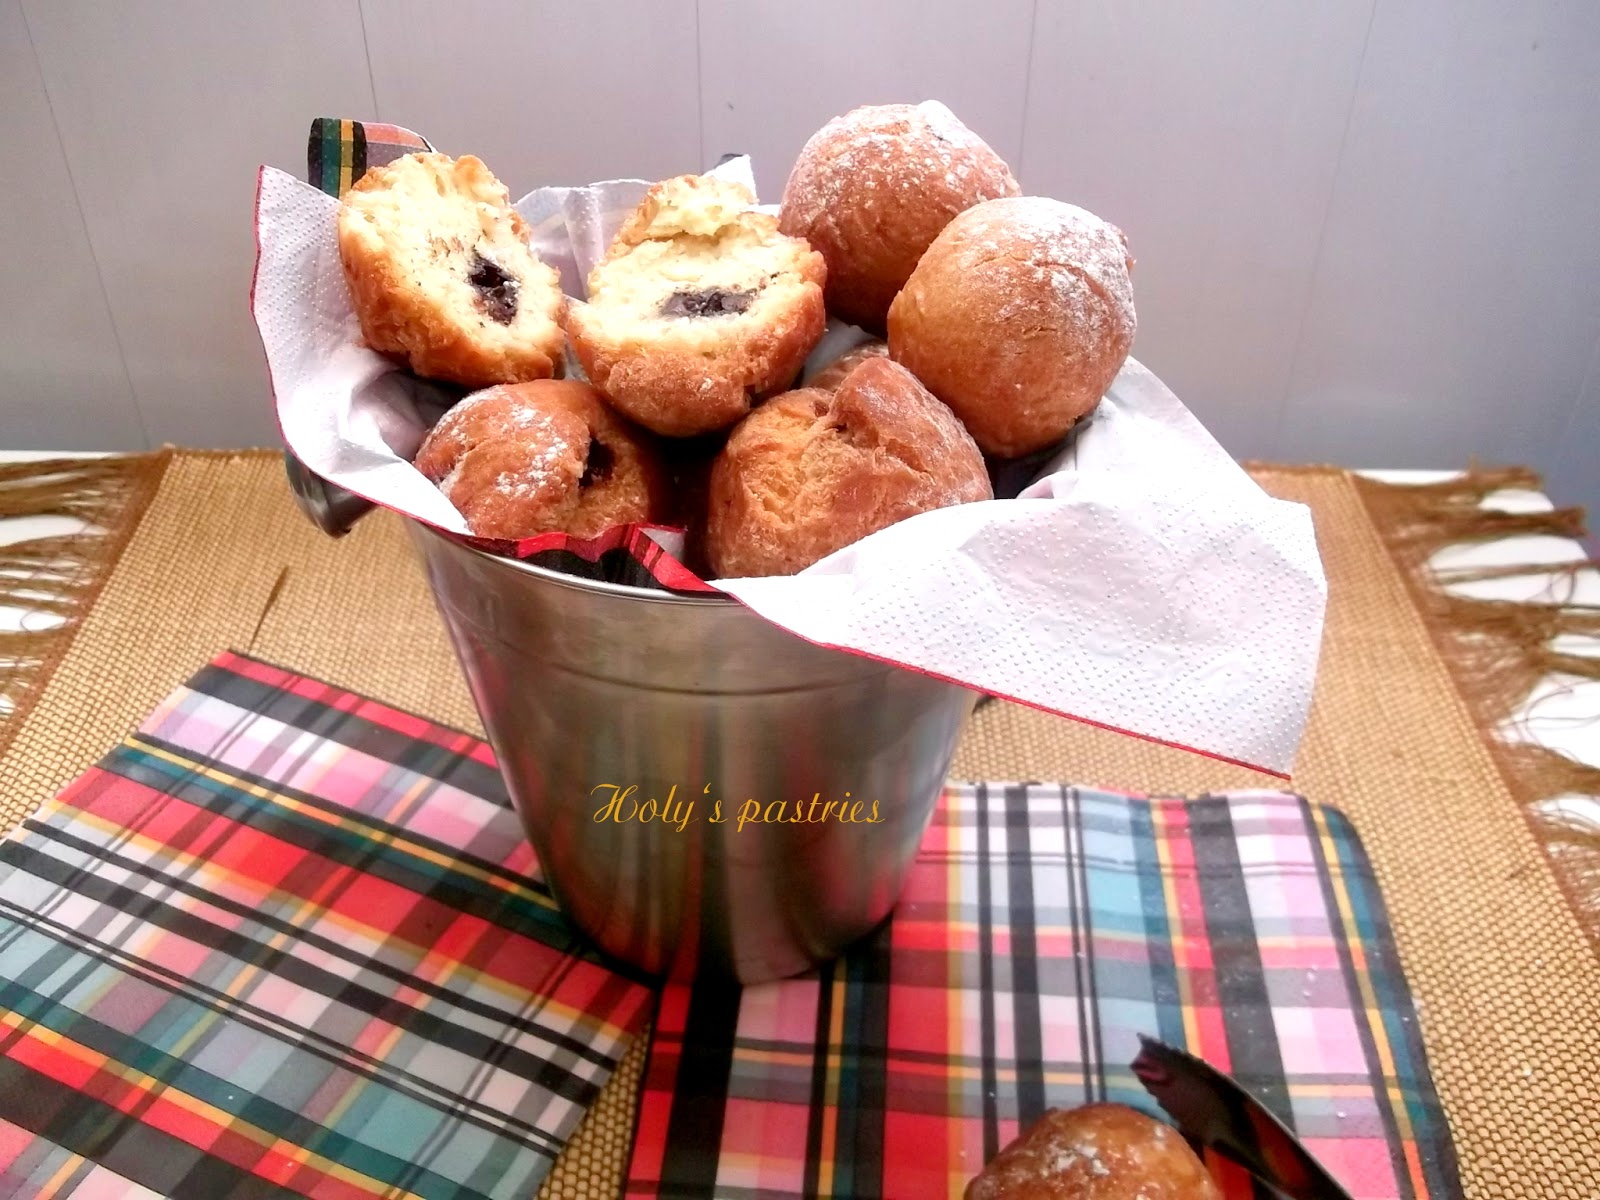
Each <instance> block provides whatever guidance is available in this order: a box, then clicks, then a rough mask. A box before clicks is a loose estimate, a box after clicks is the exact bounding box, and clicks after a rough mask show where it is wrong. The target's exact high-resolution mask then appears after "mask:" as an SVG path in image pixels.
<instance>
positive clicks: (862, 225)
mask: <svg viewBox="0 0 1600 1200" xmlns="http://www.w3.org/2000/svg"><path fill="white" fill-rule="evenodd" d="M1017 192H1018V188H1017V181H1016V180H1015V179H1014V178H1012V175H1011V170H1010V168H1009V167H1007V166H1006V164H1005V162H1004V160H1002V159H1001V158H1000V156H999V155H998V154H996V153H995V152H994V151H993V150H991V149H990V148H989V146H988V145H987V144H985V143H984V141H983V139H982V138H980V137H978V136H977V134H975V133H973V132H972V131H971V130H970V129H968V128H967V127H966V126H965V125H963V124H962V123H961V122H960V121H959V120H957V119H956V117H955V116H954V114H952V113H951V112H950V110H949V109H947V108H945V106H944V105H942V104H939V103H937V102H935V101H928V102H925V103H923V104H916V105H912V104H882V105H869V106H867V107H865V108H857V109H854V110H852V111H851V112H848V113H846V114H845V115H844V116H842V117H835V118H834V119H833V120H832V121H829V122H828V123H827V124H826V125H824V126H823V127H822V128H821V129H820V130H818V131H817V132H816V133H815V134H814V135H812V137H811V140H810V141H808V142H807V143H806V144H805V148H804V149H802V150H801V151H800V157H799V158H798V159H796V161H795V164H794V169H793V170H792V171H791V172H790V173H789V180H788V183H787V184H786V185H785V186H784V189H783V205H782V210H781V212H780V215H779V228H781V229H782V230H783V232H785V233H787V234H790V235H792V236H794V237H803V238H805V239H806V240H807V241H808V242H810V243H811V245H812V246H814V247H815V248H816V249H817V250H819V251H821V252H822V256H823V258H825V259H826V260H827V263H828V288H827V292H828V295H827V300H828V309H829V311H830V312H832V313H834V314H836V315H838V316H840V317H843V318H844V319H845V320H846V321H849V322H850V323H851V324H854V325H859V326H861V327H862V328H864V329H869V330H872V331H874V332H881V331H882V330H883V327H884V318H885V315H886V314H887V313H888V311H889V303H890V301H892V300H893V299H894V297H895V293H897V292H898V291H899V290H900V288H901V287H902V286H903V285H904V284H905V281H906V280H907V278H909V277H910V275H911V272H912V269H913V268H915V267H916V265H917V260H918V259H919V258H921V257H922V253H923V251H925V250H926V249H927V248H928V246H929V244H930V243H932V241H933V239H934V238H935V237H937V236H938V235H939V231H940V230H941V229H943V228H944V227H945V225H947V224H948V223H949V221H950V219H951V218H952V217H954V216H955V215H956V214H957V213H959V212H961V211H963V210H964V209H968V208H971V207H972V206H973V205H974V204H978V203H980V202H981V201H984V200H993V199H996V198H997V197H1000V196H1015V195H1016V194H1017Z"/></svg>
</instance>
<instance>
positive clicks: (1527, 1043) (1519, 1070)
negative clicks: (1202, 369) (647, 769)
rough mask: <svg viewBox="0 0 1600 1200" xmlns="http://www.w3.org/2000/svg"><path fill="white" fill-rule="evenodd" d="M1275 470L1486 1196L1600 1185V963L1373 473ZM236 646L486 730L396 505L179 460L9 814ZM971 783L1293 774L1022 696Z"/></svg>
mask: <svg viewBox="0 0 1600 1200" xmlns="http://www.w3.org/2000/svg"><path fill="white" fill-rule="evenodd" d="M1257 477H1258V478H1259V479H1260V480H1261V482H1262V484H1263V485H1264V486H1265V487H1266V488H1267V489H1268V490H1269V491H1271V492H1273V493H1274V494H1276V495H1280V496H1284V497H1286V498H1290V499H1295V500H1300V501H1303V502H1305V503H1307V504H1309V505H1310V506H1311V508H1312V511H1313V513H1314V515H1315V518H1316V523H1317V531H1318V539H1319V543H1320V546H1321V550H1322V555H1323V561H1324V563H1325V565H1326V567H1327V572H1328V577H1329V583H1330V601H1329V612H1328V625H1327V633H1326V637H1325V641H1324V647H1323V658H1322V666H1321V672H1320V675H1319V680H1318V686H1317V695H1316V702H1315V706H1314V709H1313V713H1312V720H1311V726H1310V729H1309V731H1308V732H1307V735H1306V739H1305V742H1304V745H1303V748H1302V751H1301V755H1300V761H1299V763H1298V766H1297V770H1296V774H1295V782H1294V786H1295V787H1296V788H1297V789H1298V790H1301V791H1304V792H1305V793H1306V794H1308V795H1309V796H1310V797H1311V798H1312V799H1314V800H1319V801H1323V802H1327V803H1332V804H1337V805H1339V806H1341V807H1342V808H1344V810H1345V811H1346V812H1347V813H1349V815H1350V816H1351V817H1352V818H1353V820H1354V821H1355V824H1356V826H1357V828H1358V829H1359V830H1360V831H1361V834H1362V836H1363V839H1364V841H1365V843H1366V846H1367V849H1368V851H1369V853H1370V855H1371V857H1372V860H1373V863H1374V865H1375V867H1376V870H1377V872H1378V876H1379V879H1380V881H1381V883H1382V886H1383V890H1384V893H1385V895H1386V896H1387V898H1388V903H1389V909H1390V913H1391V915H1392V917H1393V920H1394V924H1395V936H1396V939H1397V942H1398V944H1399V947H1400V950H1401V955H1402V958H1403V960H1404V964H1405V967H1406V972H1407V975H1408V977H1409V979H1410V981H1411V984H1412V988H1413V990H1414V993H1415V995H1416V999H1417V1003H1418V1007H1419V1009H1420V1011H1421V1016H1422V1023H1423V1027H1424V1031H1425V1037H1426V1042H1427V1047H1428V1052H1429V1055H1430V1060H1431V1064H1432V1068H1433V1072H1434V1076H1435V1079H1436V1081H1437V1085H1438V1089H1439V1094H1440V1096H1441V1098H1442V1099H1443V1102H1444V1105H1445V1109H1446V1111H1447V1113H1448V1114H1449V1117H1450V1122H1451V1127H1452V1130H1453V1132H1454V1134H1455V1137H1456V1140H1457V1145H1458V1149H1459V1152H1460V1156H1461V1167H1462V1174H1463V1178H1464V1183H1465V1187H1466V1191H1467V1194H1468V1195H1470V1196H1473V1197H1485V1198H1488V1197H1497V1198H1498V1197H1560V1198H1562V1200H1594V1198H1595V1197H1600V1082H1597V1081H1600V964H1597V962H1596V959H1595V957H1594V955H1593V954H1592V953H1591V951H1590V947H1589V946H1588V944H1587V943H1586V941H1585V938H1584V936H1583V934H1582V932H1581V930H1580V928H1579V926H1578V923H1577V921H1576V920H1575V918H1574V917H1573V915H1572V913H1571V911H1570V909H1569V908H1568V907H1567V906H1566V904H1565V902H1564V900H1563V897H1562V894H1561V892H1560V889H1559V888H1558V887H1557V885H1556V882H1555V880H1554V877H1553V876H1552V874H1551V871H1550V868H1549V864H1548V862H1547V861H1546V859H1545V858H1544V856H1543V855H1542V853H1541V851H1540V849H1539V847H1538V845H1537V843H1536V842H1535V840H1534V838H1533V836H1532V834H1531V832H1530V831H1529V829H1528V827H1527V825H1526V823H1525V821H1524V820H1523V818H1522V816H1521V815H1520V813H1519V811H1518V809H1517V807H1516V805H1515V804H1514V803H1513V801H1512V799H1511V797H1510V795H1509V794H1508V792H1507V790H1506V788H1505V785H1504V784H1503V782H1502V781H1501V779H1500V777H1499V775H1498V774H1497V772H1496V769H1495V765H1494V762H1493V761H1492V759H1491V758H1490V756H1489V753H1488V752H1487V750H1486V749H1485V747H1484V745H1483V743H1482V740H1481V738H1480V737H1479V735H1478V734H1477V732H1476V730H1475V727H1474V724H1473V721H1472V719H1471V716H1470V714H1469V713H1468V711H1467V709H1466V707H1465V706H1464V705H1463V703H1462V701H1461V699H1460V697H1459V695H1458V694H1457V691H1456V687H1455V684H1454V683H1453V682H1452V679H1451V676H1450V674H1449V672H1448V670H1447V669H1446V667H1445V665H1444V663H1443V662H1442V661H1441V660H1440V658H1439V656H1438V653H1437V651H1436V650H1435V648H1434V645H1433V643H1432V641H1431V640H1430V637H1429V634H1428V630H1427V628H1426V626H1425V624H1424V622H1423V620H1422V617H1421V616H1420V615H1419V613H1418V612H1417V611H1416V609H1415V608H1414V606H1413V605H1412V603H1411V601H1410V599H1409V597H1408V594H1407V590H1406V587H1405V586H1404V583H1403V581H1402V577H1401V576H1400V574H1399V571H1398V569H1397V568H1396V566H1395V565H1394V563H1393V562H1392V561H1391V559H1390V557H1389V556H1388V554H1387V552H1386V551H1385V549H1384V547H1383V545H1382V543H1381V541H1380V539H1379V537H1378V536H1377V533H1376V531H1375V530H1374V528H1373V525H1372V521H1371V519H1370V518H1369V516H1368V513H1367V511H1366V509H1365V508H1364V507H1363V504H1362V500H1361V497H1360V495H1359V494H1358V493H1357V491H1356V489H1355V488H1354V487H1353V486H1352V484H1351V482H1350V479H1349V477H1348V476H1346V475H1345V474H1344V473H1343V472H1340V471H1336V470H1331V469H1330V470H1325V471H1318V470H1311V471H1307V470H1295V471H1274V470H1270V469H1263V470H1260V471H1258V472H1257ZM226 648H235V649H240V650H247V651H249V652H251V653H253V654H256V655H259V656H261V657H263V658H267V659H270V660H273V661H276V662H280V663H282V664H284V665H285V666H288V667H291V668H293V669H295V670H299V671H303V672H307V673H309V674H313V675H317V676H321V677H323V678H325V679H328V680H330V681H331V682H333V683H336V684H339V685H340V686H343V687H347V688H351V689H354V690H357V691H361V692H366V693H370V694H372V695H374V696H377V697H379V698H382V699H384V700H386V701H389V702H390V703H393V704H397V705H400V706H403V707H406V708H410V709H414V710H417V711H419V712H422V713H425V714H426V715H428V716H430V717H433V718H434V719H436V720H440V721H445V722H449V723H451V724H455V725H459V726H462V727H465V728H469V729H476V728H478V722H477V718H476V716H475V715H474V713H473V711H472V707H471V703H470V700H469V698H468V696H467V692H466V689H465V687H464V685H463V683H462V681H461V677H460V675H459V673H458V671H457V668H456V665H455V662H454V660H453V659H452V657H451V652H450V649H449V646H448V644H447V642H446V639H445V637H444V634H443V631H442V629H441V627H440V624H439V621H438V618H437V616H436V615H435V613H434V611H433V608H432V604H431V602H430V600H429V597H428V594H427V591H426V587H425V584H424V582H423V579H422V575H421V572H420V570H419V568H418V566H417V565H416V562H415V560H414V558H413V556H412V553H411V550H410V547H409V545H408V544H407V539H406V537H405V533H404V530H403V529H402V528H401V524H400V522H399V521H398V520H397V519H395V518H393V517H391V516H389V515H388V514H382V513H380V514H375V515H373V516H371V517H368V518H367V519H365V520H363V521H362V522H361V523H360V525H358V527H357V528H356V530H355V532H354V533H352V534H351V535H350V536H349V537H348V538H346V539H343V540H341V541H333V540H330V539H328V538H326V537H324V536H322V535H321V534H319V533H317V532H316V531H315V530H314V529H312V527H311V526H310V525H309V524H308V523H307V522H306V521H305V520H304V518H303V517H302V516H301V515H300V514H299V513H298V512H297V511H296V510H295V508H294V506H293V504H292V502H291V500H290V498H289V494H288V489H287V487H286V486H285V484H284V481H283V473H282V466H281V463H280V461H279V459H278V458H277V456H275V455H268V454H264V453H263V454H255V453H251V454H240V455H232V456H226V455H201V454H190V453H179V454H176V455H175V456H174V457H173V458H172V460H171V462H170V463H169V465H168V466H167V469H166V473H165V476H164V478H163V479H162V481H161V484H160V487H159V490H158V491H157V493H156V495H155V498H154V500H153V501H152V502H151V504H150V506H149V508H148V509H147V510H146V512H145V514H144V516H143V518H142V520H141V521H140V522H139V525H138V527H137V529H136V530H135V531H134V533H133V535H132V537H131V538H130V539H129V541H128V544H127V546H126V549H125V550H124V551H123V552H122V555H121V557H120V559H119V561H118V562H117V563H116V565H115V567H114V568H113V569H112V572H111V574H110V576H109V578H108V579H107V580H106V582H105V584H104V587H103V590H102V591H101V593H100V595H99V597H98V599H97V601H96V602H95V605H94V607H93V608H92V610H90V611H89V613H88V614H87V616H86V617H85V618H84V619H83V621H82V624H81V626H80V627H79V628H78V630H77V632H76V634H75V636H74V637H73V639H72V642H71V644H70V646H69V647H68V648H67V650H66V653H65V654H64V655H63V656H62V658H61V660H60V662H59V665H58V666H57V667H56V668H55V671H54V673H53V675H52V676H51V677H50V678H49V680H48V682H47V684H46V685H45V686H44V689H43V691H42V693H41V695H40V698H39V701H38V703H37V705H36V706H35V707H34V709H33V711H32V712H31V713H30V714H28V715H27V718H26V720H25V721H23V722H22V726H21V728H20V729H19V730H18V731H17V733H16V736H15V738H14V740H13V741H12V743H11V745H10V747H9V749H8V750H6V751H5V752H4V753H3V755H0V798H3V802H4V803H5V805H6V807H5V808H4V809H3V810H0V828H3V827H8V826H9V825H10V824H11V823H13V822H14V821H16V820H17V819H20V817H21V816H22V815H23V813H25V812H26V811H29V810H31V809H32V808H33V807H34V806H35V805H36V804H38V803H39V802H41V801H43V800H45V799H47V798H48V797H49V796H51V795H52V794H53V793H54V792H55V791H56V790H58V789H59V788H60V787H61V786H62V784H64V783H65V782H66V781H68V780H69V779H71V778H72V777H73V776H74V775H75V774H77V773H78V772H80V771H82V770H83V769H84V768H86V767H87V766H88V765H89V764H90V763H92V762H93V761H94V760H95V759H96V758H97V757H98V756H99V755H100V754H101V753H102V752H103V751H104V750H105V749H106V748H107V747H109V746H110V745H111V744H112V743H114V742H115V741H116V740H117V739H118V738H120V737H121V736H122V735H123V734H124V733H126V732H127V731H128V730H129V729H130V728H131V727H133V726H134V725H135V724H136V723H137V722H138V721H139V720H140V719H141V718H142V717H143V716H144V715H145V714H146V713H147V712H148V711H149V710H150V709H151V708H152V707H153V706H154V705H155V704H156V703H157V702H158V701H159V700H160V699H161V698H162V697H163V696H164V695H165V694H166V693H167V692H168V691H170V690H171V689H172V688H173V687H174V686H176V685H177V684H178V683H180V682H181V681H182V680H183V679H184V678H185V677H186V676H187V675H189V674H190V673H191V672H192V671H194V670H195V669H196V668H198V667H199V666H201V665H202V664H204V663H205V662H206V661H207V660H208V659H209V658H210V657H211V656H212V655H214V654H216V653H217V652H218V651H219V650H223V649H226ZM955 773H956V774H958V775H960V776H962V777H968V778H977V779H1004V778H1021V779H1065V780H1071V781H1073V782H1076V783H1082V784H1090V785H1100V786H1106V787H1112V788H1121V789H1127V790H1138V791H1154V792H1180V791H1181V792H1197V791H1208V790H1219V789H1224V788H1236V787H1250V786H1274V785H1276V784H1277V781H1274V780H1270V779H1268V778H1267V777H1265V776H1261V775H1256V774H1254V773H1252V772H1250V771H1248V770H1245V769H1242V768H1239V767H1233V766H1229V765H1227V764H1223V763H1217V762H1214V761H1212V760H1209V759H1205V758H1202V757H1199V756H1197V755H1193V754H1188V753H1185V752H1182V751H1178V750H1173V749H1168V748H1165V747H1161V746H1155V745H1151V744H1148V743H1144V742H1139V741H1135V740H1133V739H1130V738H1126V737H1120V736H1117V735H1114V734H1111V733H1107V732H1105V731H1101V730H1096V729H1092V728H1090V727H1087V726H1082V725H1078V724H1075V723H1073V722H1070V721H1067V720H1064V719H1060V718H1056V717H1049V716H1045V715H1042V714H1040V713H1036V712H1032V711H1030V710H1027V709H1023V708H1019V707H1016V706H1013V705H1007V704H988V705H985V706H984V707H983V708H981V709H980V710H979V712H978V713H977V715H976V716H975V717H974V719H973V723H972V726H971V727H970V729H969V732H968V734H967V737H966V739H965V741H964V742H963V744H962V747H961V750H960V753H959V755H958V757H957V760H956V766H955ZM642 1065H643V1055H642V1052H641V1051H640V1050H639V1048H638V1047H636V1048H635V1051H634V1053H633V1054H631V1055H630V1056H629V1058H628V1060H627V1061H626V1062H625V1063H624V1065H623V1068H622V1069H621V1070H620V1071H619V1072H618V1075H617V1077H616V1079H615V1080H614V1081H613V1083H612V1085H611V1086H610V1087H609V1088H608V1089H607V1090H606V1092H605V1094H604V1095H603V1097H602V1099H601V1101H600V1103H599V1104H598V1105H597V1106H596V1107H595V1108H594V1109H593V1110H592V1112H591V1113H590V1114H589V1116H588V1118H587V1120H586V1121H585V1123H584V1125H583V1126H582V1128H581V1129H580V1132H579V1134H578V1136H577V1138H576V1139H575V1140H574V1142H573V1143H572V1145H571V1146H570V1147H569V1149H568V1151H567V1153H566V1154H565V1155H564V1156H563V1158H562V1160H561V1162H560V1163H559V1164H558V1165H557V1169H556V1171H555V1172H554V1173H553V1174H552V1176H551V1178H550V1180H549V1181H548V1183H547V1185H546V1187H545V1189H544V1192H543V1193H541V1194H547V1195H551V1196H561V1197H608V1198H609V1197H613V1196H615V1195H616V1194H617V1192H618V1190H619V1187H620V1180H621V1173H622V1169H623V1165H624V1161H625V1158H626V1151H627V1146H628V1141H629V1137H630V1134H631V1123H632V1118H633V1111H634V1096H635V1094H636V1089H637V1082H638V1073H639V1070H640V1069H641V1067H642Z"/></svg>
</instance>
